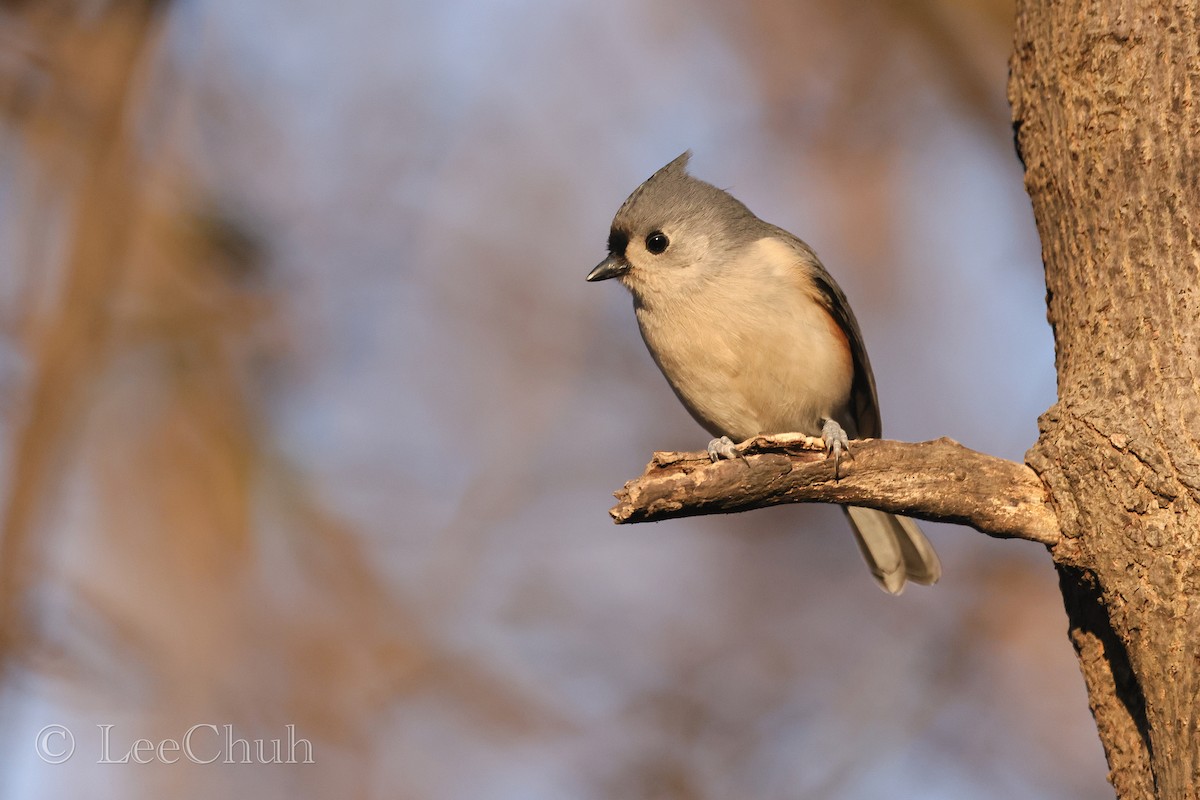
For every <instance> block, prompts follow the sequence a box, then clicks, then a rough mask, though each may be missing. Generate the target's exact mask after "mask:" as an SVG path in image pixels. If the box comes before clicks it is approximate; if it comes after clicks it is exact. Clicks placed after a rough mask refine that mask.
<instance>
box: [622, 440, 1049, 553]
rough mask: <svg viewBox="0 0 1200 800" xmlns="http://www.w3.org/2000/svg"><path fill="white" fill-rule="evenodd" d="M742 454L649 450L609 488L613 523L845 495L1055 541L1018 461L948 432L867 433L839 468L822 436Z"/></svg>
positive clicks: (1037, 483) (759, 443)
mask: <svg viewBox="0 0 1200 800" xmlns="http://www.w3.org/2000/svg"><path fill="white" fill-rule="evenodd" d="M738 450H739V451H741V452H742V453H743V456H744V458H743V459H736V460H732V461H721V462H718V463H716V464H713V463H711V462H710V461H709V459H708V454H707V453H703V452H700V453H655V454H654V458H653V459H652V460H651V461H650V463H649V464H648V465H647V467H646V471H645V473H643V474H642V476H641V477H640V478H636V479H635V480H632V481H629V482H628V483H626V484H625V486H624V488H622V489H621V490H619V491H617V492H615V493H614V495H615V497H616V498H617V500H618V502H617V505H616V506H614V507H613V508H612V510H611V511H609V513H610V514H612V517H613V519H614V520H615V521H616V522H617V523H618V524H620V523H626V522H653V521H656V520H662V519H672V518H674V517H690V516H696V515H699V514H730V513H734V512H737V511H749V510H750V509H753V508H763V507H765V506H773V505H780V504H782V503H843V504H848V505H855V506H866V507H867V508H878V509H880V510H883V511H890V512H893V513H896V514H903V515H905V516H909V517H917V518H919V519H929V520H936V521H939V522H954V523H958V524H960V525H970V526H971V527H973V528H975V529H976V530H979V531H982V532H983V533H986V534H988V535H989V536H996V537H1000V538H1018V539H1029V540H1031V541H1035V542H1041V543H1042V544H1046V545H1053V544H1056V543H1057V542H1058V541H1059V536H1060V534H1059V530H1058V522H1057V519H1056V517H1055V514H1054V512H1053V510H1052V509H1051V508H1050V507H1049V506H1048V505H1047V494H1046V490H1045V488H1044V487H1043V485H1042V482H1041V480H1040V479H1039V478H1038V476H1037V474H1036V473H1034V471H1033V470H1031V469H1030V468H1029V467H1027V466H1025V465H1024V464H1017V463H1015V462H1012V461H1006V460H1004V459H1002V458H996V457H994V456H989V455H984V454H983V453H978V452H976V451H974V450H970V449H968V448H966V447H963V446H962V445H960V444H959V443H958V442H955V441H954V440H952V439H946V438H942V439H937V440H936V441H932V442H919V443H915V444H914V443H908V442H896V441H891V440H887V439H863V440H860V441H855V442H852V443H851V453H852V454H853V458H852V459H847V458H846V457H845V456H843V457H842V462H841V468H840V477H839V479H838V480H836V481H835V480H834V478H833V461H832V459H827V458H826V457H825V445H824V443H823V442H822V441H821V440H820V439H813V438H810V437H807V436H802V435H799V434H782V435H777V436H757V437H755V438H753V439H751V440H749V441H747V442H744V443H742V444H741V445H738Z"/></svg>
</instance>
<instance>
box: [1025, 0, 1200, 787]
mask: <svg viewBox="0 0 1200 800" xmlns="http://www.w3.org/2000/svg"><path fill="white" fill-rule="evenodd" d="M1198 17H1200V9H1198V8H1197V5H1196V4H1195V3H1191V2H1167V3H1162V2H1149V1H1148V0H1128V1H1127V2H1115V1H1113V0H1092V2H1086V3H1084V4H1082V5H1079V4H1073V3H1070V4H1069V3H1036V2H1029V0H1020V2H1018V3H1017V28H1016V43H1015V45H1016V46H1015V51H1014V54H1013V60H1012V75H1011V80H1010V84H1009V96H1010V100H1011V101H1012V105H1013V120H1014V122H1013V124H1014V129H1015V131H1016V134H1017V148H1018V151H1019V152H1020V153H1021V155H1022V159H1023V161H1024V163H1025V168H1026V171H1025V184H1026V188H1027V190H1028V192H1029V196H1030V198H1031V199H1032V201H1033V210H1034V215H1035V217H1036V219H1037V226H1038V232H1039V234H1040V236H1041V241H1042V255H1043V259H1044V261H1045V268H1046V286H1047V304H1048V310H1049V320H1050V324H1051V326H1052V327H1053V329H1054V337H1055V352H1056V361H1057V369H1058V403H1057V404H1056V405H1055V406H1054V407H1053V408H1051V409H1050V410H1049V411H1047V412H1046V414H1045V415H1044V416H1043V417H1042V419H1041V424H1040V429H1041V436H1040V438H1039V440H1038V442H1037V444H1036V445H1035V446H1034V447H1033V449H1032V450H1031V451H1030V452H1029V454H1028V456H1027V461H1028V463H1029V465H1030V466H1031V467H1033V469H1034V470H1035V471H1036V472H1037V473H1038V474H1039V475H1040V476H1041V477H1042V480H1043V481H1044V482H1045V484H1046V486H1047V488H1048V489H1049V492H1050V502H1051V506H1052V507H1053V508H1054V509H1055V511H1056V512H1057V516H1058V523H1059V528H1060V530H1061V533H1062V537H1063V538H1062V540H1061V542H1060V543H1058V544H1057V545H1056V546H1055V547H1054V548H1053V550H1052V552H1053V555H1054V560H1055V562H1056V564H1057V565H1058V569H1059V575H1060V583H1061V586H1062V592H1063V597H1064V600H1065V602H1066V608H1067V613H1068V616H1069V619H1070V627H1071V640H1072V642H1073V643H1074V645H1075V648H1076V651H1077V653H1078V655H1079V662H1080V666H1081V668H1082V670H1083V674H1084V677H1085V679H1086V681H1087V688H1088V694H1089V697H1090V704H1091V707H1092V711H1093V713H1094V714H1095V717H1096V723H1097V727H1098V729H1099V732H1100V737H1101V739H1102V740H1103V742H1104V748H1105V752H1106V753H1107V756H1108V763H1109V767H1110V769H1111V772H1110V779H1111V780H1112V783H1113V786H1114V787H1115V789H1116V792H1117V795H1118V796H1119V797H1120V798H1122V799H1123V800H1124V799H1125V798H1144V797H1155V798H1185V797H1189V798H1194V797H1197V796H1200V730H1198V725H1197V716H1198V713H1200V553H1198V551H1197V545H1198V543H1200V542H1198V539H1200V507H1198V505H1197V504H1198V502H1200V384H1198V382H1197V362H1198V360H1200V322H1198V321H1200V287H1198V282H1197V273H1198V271H1200V243H1198V239H1200V230H1198V225H1200V174H1198V173H1200V168H1198V165H1200V28H1198Z"/></svg>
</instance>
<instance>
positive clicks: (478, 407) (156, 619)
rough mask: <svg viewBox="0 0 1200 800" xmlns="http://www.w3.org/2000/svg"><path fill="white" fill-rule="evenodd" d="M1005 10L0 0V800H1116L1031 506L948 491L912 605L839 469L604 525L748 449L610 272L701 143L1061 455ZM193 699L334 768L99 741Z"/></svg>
mask: <svg viewBox="0 0 1200 800" xmlns="http://www.w3.org/2000/svg"><path fill="white" fill-rule="evenodd" d="M1011 16H1012V8H1011V4H1010V2H1007V1H1006V0H967V1H965V2H964V1H963V0H878V2H873V3H866V4H848V3H841V2H837V1H836V0H805V1H804V2H786V1H785V0H750V1H749V2H745V3H740V4H730V3H724V2H717V0H706V1H704V2H700V3H696V4H685V3H681V2H675V0H662V2H657V3H642V2H634V0H610V2H606V3H595V2H581V1H580V0H574V1H572V0H567V1H565V2H560V3H556V4H545V3H533V2H522V0H479V1H477V2H473V3H462V2H453V1H451V2H444V3H415V2H399V3H397V2H392V1H391V0H346V2H342V3H319V2H311V1H309V0H259V2H254V3H247V2H243V0H157V2H150V1H149V0H122V1H121V2H117V1H116V0H76V1H72V2H68V1H67V0H29V1H28V2H19V1H18V0H2V2H0V115H2V120H3V122H2V125H0V265H2V267H3V268H2V270H0V322H2V323H3V327H2V328H0V337H2V338H0V408H2V412H3V413H2V415H0V453H2V458H0V475H2V478H3V488H4V494H3V498H4V499H3V503H4V505H3V518H2V525H3V528H2V530H0V535H2V538H0V624H2V629H0V630H2V633H3V636H2V638H0V659H2V661H0V663H2V664H3V671H2V673H0V674H2V678H3V682H2V684H0V719H2V724H0V762H2V763H0V794H2V796H3V797H13V798H31V797H37V798H42V797H44V798H59V797H78V796H81V795H86V796H88V797H92V798H107V797H111V798H140V797H146V798H151V797H163V796H172V797H230V796H253V797H261V798H324V797H334V796H336V797H355V798H397V797H399V798H463V799H464V800H465V799H472V800H473V799H475V798H489V799H490V798H514V799H515V800H525V799H529V800H541V799H542V798H546V799H547V800H552V799H553V800H557V799H558V798H580V799H582V800H591V798H647V799H653V800H673V799H676V798H677V799H679V800H692V799H693V798H696V799H700V798H755V799H757V798H767V799H774V798H779V799H781V800H782V799H786V798H866V797H893V798H908V797H913V798H915V797H920V798H961V797H968V796H969V797H974V798H1013V797H1020V798H1027V797H1039V798H1096V797H1111V795H1112V793H1111V790H1110V789H1109V787H1108V785H1107V783H1106V781H1105V773H1106V768H1105V765H1104V761H1103V754H1102V751H1101V748H1100V744H1099V741H1098V739H1097V737H1096V733H1095V730H1094V728H1093V725H1092V720H1091V717H1090V714H1089V712H1088V708H1087V702H1086V696H1085V693H1084V687H1083V682H1082V680H1081V678H1080V675H1079V672H1078V669H1077V667H1076V664H1075V658H1074V655H1073V652H1072V650H1071V646H1070V644H1069V642H1068V639H1067V636H1066V619H1065V615H1064V613H1063V611H1062V606H1061V601H1060V598H1059V595H1058V591H1057V586H1056V578H1055V573H1054V570H1053V569H1052V567H1051V563H1050V560H1049V558H1048V556H1047V555H1046V553H1045V552H1044V551H1043V550H1042V549H1041V548H1040V547H1038V546H1036V545H1033V544H1030V543H1028V542H1017V541H1006V542H1001V541H993V540H991V539H988V538H986V537H984V536H982V535H980V534H978V533H975V532H973V531H970V530H967V529H961V528H954V527H948V526H938V525H929V526H928V530H929V532H930V534H931V538H932V539H933V541H934V543H935V545H936V546H937V548H938V549H939V551H940V553H941V556H942V562H943V564H944V570H945V577H944V578H943V580H942V582H941V584H940V585H938V586H937V587H934V588H931V589H925V588H922V587H913V588H911V589H909V591H907V592H906V593H905V594H904V595H903V596H902V597H900V598H893V597H889V596H887V595H885V594H884V593H882V592H881V591H879V589H878V588H877V587H876V586H875V583H874V581H872V580H871V578H870V576H869V574H868V572H867V570H866V567H865V566H864V565H863V563H862V562H861V560H860V558H859V556H858V553H857V551H856V549H855V546H854V544H853V541H852V538H851V536H850V533H849V530H848V529H847V527H846V525H845V523H844V521H843V519H842V517H841V514H840V513H839V512H838V511H837V510H836V509H833V508H827V507H798V506H793V507H788V508H776V509H770V510H764V511H757V512H753V513H750V514H743V515H737V516H730V517H720V518H717V517H713V518H699V519H690V520H683V521H676V522H669V523H661V524H656V525H648V526H632V527H620V528H618V527H615V526H613V525H612V524H611V522H610V521H609V517H608V514H607V509H608V508H609V506H610V505H611V504H612V502H613V501H612V498H611V495H610V492H612V491H613V490H614V489H616V488H618V487H619V486H620V485H621V484H622V482H623V481H625V480H627V479H629V478H632V477H634V476H635V475H637V474H639V473H640V472H641V470H642V467H643V466H644V464H645V462H646V461H647V460H648V459H649V457H650V454H651V452H652V451H653V450H656V449H658V450H671V449H700V448H702V447H703V446H704V444H705V443H706V442H707V439H708V437H707V434H705V433H704V432H703V431H702V430H701V429H700V428H699V427H698V426H697V425H696V424H695V423H694V422H693V421H692V420H691V419H690V418H689V417H688V415H687V414H686V413H685V412H684V411H683V409H682V408H681V407H680V406H679V405H678V403H677V401H676V400H675V398H674V396H673V395H672V393H671V391H670V390H669V388H668V387H667V385H666V382H665V381H664V380H663V379H662V377H661V376H660V375H659V373H658V371H657V369H656V368H655V366H654V364H653V363H652V361H651V360H650V357H649V356H648V354H647V353H646V352H645V348H644V347H643V345H642V343H641V341H640V338H639V336H638V333H637V329H636V325H635V322H634V319H633V312H632V308H631V304H630V300H629V297H628V296H627V294H626V293H625V292H624V291H623V290H622V289H621V288H620V287H619V286H616V285H615V284H600V285H591V284H587V283H585V282H584V280H583V276H584V275H585V274H586V273H587V272H588V270H589V269H590V268H591V267H592V266H593V265H594V264H595V263H596V262H598V261H599V260H600V259H601V258H602V257H603V256H604V252H605V247H604V243H605V240H606V236H607V232H608V225H609V221H610V219H611V217H612V214H613V212H614V211H615V210H616V208H617V206H618V205H620V203H621V201H622V200H624V198H625V196H626V195H627V194H628V193H629V192H630V191H631V190H632V189H633V188H634V187H635V186H637V185H638V183H640V182H641V181H642V180H644V179H645V178H646V177H648V176H649V175H650V174H651V173H652V172H653V171H654V170H655V169H657V168H658V167H660V166H662V165H663V164H665V163H666V162H667V161H669V160H670V159H672V158H674V157H675V156H676V155H678V154H679V153H680V152H682V151H683V150H684V149H687V148H691V149H693V150H694V152H695V156H694V159H693V161H692V165H691V169H692V172H693V174H695V175H696V176H698V177H701V178H703V179H706V180H708V181H710V182H712V183H715V184H717V185H718V186H722V187H726V188H729V189H731V191H733V192H734V193H735V194H736V195H737V196H738V197H739V198H740V199H741V200H743V201H744V202H746V203H747V204H748V205H749V206H750V208H751V209H753V210H754V211H755V212H756V213H758V214H759V215H760V216H762V217H764V218H765V219H767V220H769V221H771V222H775V223H777V224H779V225H782V226H784V227H786V228H788V229H789V230H792V231H793V232H795V233H797V234H799V235H800V236H802V237H803V238H805V239H806V240H807V241H808V242H809V243H810V244H811V245H813V246H814V247H815V248H816V250H817V251H818V252H819V253H820V254H821V255H822V257H823V260H824V261H825V263H826V265H827V266H828V267H829V268H830V270H831V271H832V272H833V274H834V275H835V276H836V278H837V279H838V281H839V282H840V283H841V285H842V287H843V288H844V289H845V290H846V292H847V294H848V295H849V297H850V298H851V300H852V302H853V304H854V308H855V311H856V312H857V315H858V318H859V320H860V321H861V324H862V327H863V329H864V332H865V336H866V340H867V343H868V347H869V350H870V353H871V359H872V362H873V364H874V366H875V371H876V377H877V381H878V384H879V392H880V399H881V404H882V408H883V412H884V420H885V431H886V433H887V434H888V435H889V436H891V437H894V438H902V439H909V440H923V439H930V438H934V437H938V436H943V435H945V436H950V437H953V438H955V439H957V440H959V441H962V442H963V443H965V444H967V445H969V446H971V447H974V448H976V449H979V450H983V451H985V452H988V453H993V454H996V455H1000V456H1004V457H1007V458H1013V459H1020V458H1021V457H1022V454H1023V453H1024V451H1025V450H1026V448H1028V447H1029V446H1030V445H1031V444H1032V443H1033V441H1034V439H1035V437H1036V433H1037V428H1036V418H1037V415H1038V414H1039V413H1040V412H1041V411H1043V410H1044V409H1045V408H1046V407H1048V406H1049V405H1050V404H1051V403H1052V402H1053V400H1054V392H1055V385H1054V371H1053V349H1052V341H1051V337H1050V332H1049V330H1048V327H1047V325H1046V324H1045V318H1044V301H1043V296H1044V285H1043V282H1042V275H1041V266H1040V258H1039V250H1038V244H1037V240H1036V233H1035V230H1034V226H1033V221H1032V217H1031V213H1030V210H1029V204H1028V202H1027V199H1026V196H1025V194H1024V191H1023V188H1022V184H1021V168H1020V164H1019V163H1018V161H1017V159H1016V156H1015V155H1014V152H1013V147H1012V144H1011V130H1010V126H1009V112H1008V107H1007V104H1006V102H1005V98H1004V91H1005V81H1006V59H1007V54H1008V49H1009V42H1010V27H1011ZM49 725H62V726H64V728H65V729H66V730H69V731H70V732H71V734H72V735H73V737H74V745H75V750H74V753H73V755H72V757H71V758H70V759H68V760H66V761H65V763H60V764H52V763H47V762H48V761H51V760H56V759H54V758H52V757H49V758H48V756H54V755H55V754H61V753H62V752H63V746H64V743H65V741H66V739H65V733H63V732H62V731H61V730H59V729H47V726H49ZM195 725H212V726H215V727H214V728H212V729H211V730H209V729H207V728H204V729H202V731H207V732H208V735H207V736H206V737H201V738H199V739H198V741H200V743H201V745H203V748H207V749H204V751H203V753H202V754H201V755H212V756H213V757H214V758H215V757H216V756H218V755H221V753H220V751H219V750H217V749H216V747H217V744H219V741H218V740H219V739H220V737H219V736H218V733H219V732H221V731H224V726H226V725H229V726H231V728H230V729H229V730H231V731H232V733H233V735H234V737H236V738H242V739H246V740H247V741H249V742H253V741H254V740H263V741H264V742H266V743H267V744H266V746H267V753H266V755H267V758H266V759H265V760H270V756H271V750H270V748H271V745H270V742H271V740H274V739H282V740H283V746H284V752H283V753H282V759H283V760H286V759H287V758H288V757H289V752H288V750H287V744H288V736H289V733H288V732H289V728H288V726H293V727H292V728H291V729H290V730H291V731H293V732H294V738H296V739H304V740H306V741H307V743H308V744H309V745H310V746H311V748H310V749H311V755H312V761H313V763H311V764H306V763H297V764H286V763H284V764H261V763H250V764H243V763H223V762H225V761H240V760H242V757H241V751H238V752H237V753H235V754H234V755H235V757H234V758H218V759H217V760H216V762H215V763H212V764H196V763H190V762H189V761H188V760H187V759H186V758H181V757H180V756H179V754H178V753H174V754H171V753H169V752H168V753H167V757H169V758H179V762H178V763H174V764H168V763H165V761H166V760H167V758H164V757H162V754H155V755H153V756H151V757H150V758H149V761H150V762H151V763H148V764H136V763H132V762H131V763H126V764H117V765H114V764H98V763H97V762H98V761H101V760H103V758H104V757H105V756H107V757H109V758H110V760H115V759H119V758H120V757H121V756H122V755H125V754H127V753H128V751H129V750H130V748H131V747H132V745H133V743H134V742H135V741H136V740H138V739H147V740H149V741H150V742H151V743H158V742H161V741H163V740H167V739H174V740H179V739H181V738H182V737H183V736H184V734H185V732H186V731H187V730H188V729H189V728H190V727H191V726H195ZM102 726H109V727H102ZM106 730H107V731H108V735H109V748H108V750H107V751H103V750H102V747H103V741H102V733H103V732H104V731H106ZM56 731H57V734H56ZM56 736H57V738H55V737H56ZM39 746H41V747H42V750H41V751H40V752H39V749H38V748H39ZM203 748H202V749H203ZM293 755H295V757H296V759H297V760H300V761H303V760H305V758H306V756H307V755H308V752H307V751H306V750H305V749H304V747H303V746H301V749H300V751H299V752H298V753H293Z"/></svg>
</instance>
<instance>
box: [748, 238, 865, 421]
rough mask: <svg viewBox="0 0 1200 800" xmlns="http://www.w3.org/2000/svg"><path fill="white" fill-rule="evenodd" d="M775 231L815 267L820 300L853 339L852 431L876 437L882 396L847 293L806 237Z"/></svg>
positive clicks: (813, 276)
mask: <svg viewBox="0 0 1200 800" xmlns="http://www.w3.org/2000/svg"><path fill="white" fill-rule="evenodd" d="M769 227H770V228H771V229H772V233H773V235H775V236H777V237H778V238H780V239H781V240H783V241H785V242H787V243H788V244H790V245H791V246H792V247H794V248H795V249H796V251H797V252H798V253H799V254H800V256H801V257H802V258H803V260H804V261H805V262H806V263H807V264H808V266H809V268H810V269H811V270H812V278H813V283H814V285H815V286H816V287H817V291H818V293H819V296H820V299H821V301H822V302H823V303H824V304H825V308H826V309H827V310H828V311H829V313H830V315H831V316H832V317H833V318H834V319H835V320H837V323H838V325H840V326H841V328H842V330H844V331H845V332H846V338H847V339H848V340H849V342H850V353H851V356H852V357H853V359H854V383H853V384H852V385H851V387H850V413H851V414H852V415H853V417H854V419H853V422H854V425H855V428H856V430H854V431H850V432H849V433H850V435H851V436H853V437H855V438H859V439H877V438H879V437H880V436H881V435H882V433H883V423H882V422H881V420H880V418H879V399H878V397H877V396H876V394H875V375H874V373H872V372H871V361H870V359H868V358H867V346H866V344H864V343H863V337H862V331H861V330H859V327H858V320H856V319H855V318H854V312H853V311H851V310H850V302H849V301H848V300H846V294H845V292H843V291H842V288H841V287H840V286H838V285H837V281H835V280H834V279H833V276H831V275H830V274H829V273H828V272H827V271H826V270H825V267H824V265H823V264H821V260H820V259H819V258H817V254H816V253H814V252H813V250H812V248H811V247H809V246H808V245H807V244H805V243H804V242H803V241H801V240H800V239H798V238H797V237H795V236H793V235H792V234H790V233H788V232H787V231H785V230H784V229H783V228H779V227H777V226H775V225H770V226H769Z"/></svg>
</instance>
